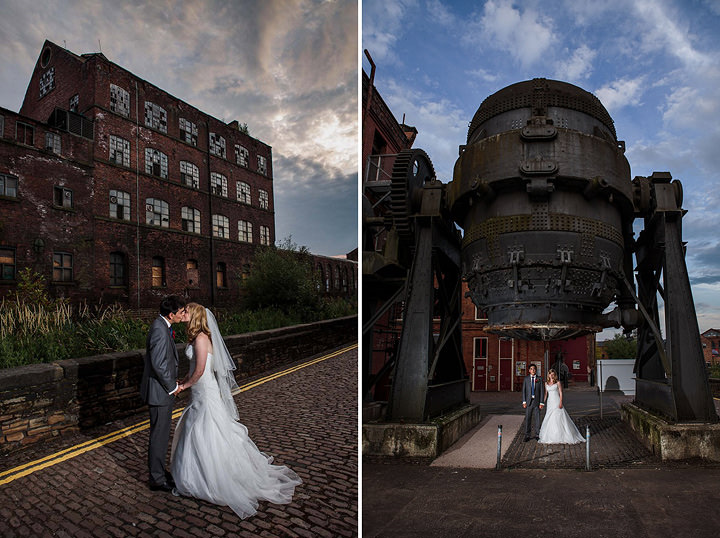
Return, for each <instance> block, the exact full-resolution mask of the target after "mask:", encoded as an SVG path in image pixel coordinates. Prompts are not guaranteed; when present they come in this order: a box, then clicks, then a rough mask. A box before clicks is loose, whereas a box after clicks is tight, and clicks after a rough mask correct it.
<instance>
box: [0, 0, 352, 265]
mask: <svg viewBox="0 0 720 538" xmlns="http://www.w3.org/2000/svg"><path fill="white" fill-rule="evenodd" d="M0 14H1V16H0V36H2V39H1V40H0V80H1V81H2V83H1V84H0V106H3V107H5V108H8V109H10V110H14V111H17V110H19V109H20V105H21V104H22V99H23V96H24V95H25V90H26V88H27V84H28V82H29V80H30V75H31V73H32V70H33V68H34V66H35V62H36V60H37V58H38V56H39V54H40V51H41V47H42V44H43V42H44V41H45V39H49V40H50V41H53V42H54V43H56V44H58V45H61V46H66V47H67V48H68V50H70V51H72V52H74V53H76V54H84V53H88V52H97V51H98V50H102V53H103V54H104V55H105V56H106V57H107V58H108V59H109V60H110V61H112V62H115V63H116V64H118V65H121V66H122V67H124V68H126V69H128V70H129V71H131V72H133V73H135V74H136V75H138V76H140V77H142V78H144V79H145V80H147V81H149V82H151V83H153V84H155V85H156V86H158V87H160V88H162V89H163V90H165V91H167V92H169V93H171V94H173V95H175V96H177V97H179V98H180V99H182V100H184V101H186V102H188V103H190V104H191V105H193V106H195V107H197V108H199V109H200V110H202V111H203V112H206V113H208V114H210V115H212V116H214V117H216V118H219V119H221V120H224V121H227V122H229V121H231V120H235V119H236V120H238V121H240V123H247V124H248V127H249V129H250V134H251V135H252V136H254V137H256V138H259V139H260V140H262V141H263V142H265V143H267V144H270V145H271V146H272V148H273V165H274V186H275V187H274V189H275V192H274V194H275V211H276V213H275V223H276V238H277V240H278V241H280V240H282V239H284V238H286V237H288V236H290V235H291V236H292V240H293V242H295V243H296V244H298V245H305V246H307V247H308V248H310V250H311V251H312V252H314V253H316V254H323V255H328V256H333V255H342V254H345V253H347V252H349V251H351V250H352V249H354V248H356V247H357V178H358V172H357V144H358V142H357V141H358V137H357V131H358V122H357V107H358V96H357V94H358V84H357V43H358V34H357V32H358V6H357V2H356V1H353V0H339V1H333V2H326V1H322V0H264V1H263V2H258V1H255V0H233V1H224V0H187V1H179V0H145V1H139V0H126V1H122V2H118V1H114V0H112V1H111V0H33V1H32V2H28V1H27V0H0Z"/></svg>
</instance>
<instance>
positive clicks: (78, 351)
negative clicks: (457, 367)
mask: <svg viewBox="0 0 720 538" xmlns="http://www.w3.org/2000/svg"><path fill="white" fill-rule="evenodd" d="M355 313H356V307H355V306H354V304H353V303H350V302H348V301H346V300H342V299H333V300H325V301H324V302H323V303H322V306H321V309H320V310H319V311H316V312H314V313H313V314H312V315H308V313H306V312H305V313H289V314H288V313H284V312H282V311H281V310H278V309H272V308H265V309H260V310H257V311H243V312H238V313H226V312H222V313H219V314H218V324H219V326H220V331H221V332H222V334H223V335H228V336H229V335H234V334H243V333H248V332H255V331H263V330H267V329H275V328H278V327H287V326H289V325H297V324H298V323H305V322H310V321H316V320H319V319H330V318H336V317H341V316H347V315H352V314H355ZM148 330H149V323H147V322H144V321H142V320H140V319H137V318H135V317H133V313H132V312H131V311H128V310H125V309H123V308H122V307H121V306H119V305H116V304H114V305H95V306H90V305H88V304H86V303H83V304H81V305H78V306H71V305H69V304H68V303H66V302H63V301H45V302H41V303H39V304H32V303H29V302H27V301H25V300H23V299H21V298H20V297H16V298H15V300H7V299H3V300H2V301H0V368H13V367H16V366H23V365H27V364H37V363H45V362H53V361H58V360H63V359H70V358H79V357H87V356H91V355H99V354H102V353H111V352H115V351H130V350H134V349H143V348H144V347H145V338H146V336H147V332H148ZM175 333H176V341H177V342H178V343H179V342H185V341H186V340H187V339H186V336H185V326H184V324H179V325H176V326H175Z"/></svg>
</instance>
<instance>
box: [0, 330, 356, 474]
mask: <svg viewBox="0 0 720 538" xmlns="http://www.w3.org/2000/svg"><path fill="white" fill-rule="evenodd" d="M355 348H357V344H353V345H351V346H348V347H346V348H343V349H340V350H338V351H335V352H333V353H329V354H327V355H323V356H322V357H318V358H316V359H312V360H309V361H307V362H304V363H302V364H298V365H296V366H293V367H291V368H288V369H286V370H282V371H280V372H275V373H274V374H270V375H268V376H265V377H262V378H260V379H256V380H255V381H251V382H250V383H247V384H246V385H243V386H241V387H238V388H237V389H235V390H234V391H233V394H234V395H237V394H240V393H241V392H245V391H246V390H250V389H253V388H255V387H259V386H260V385H263V384H264V383H267V382H269V381H272V380H274V379H277V378H279V377H283V376H285V375H288V374H291V373H293V372H297V371H298V370H301V369H302V368H307V367H308V366H312V365H313V364H317V363H319V362H322V361H325V360H328V359H332V358H333V357H337V356H338V355H341V354H343V353H345V352H347V351H350V350H352V349H355ZM184 409H185V408H184V407H181V408H178V409H175V410H174V411H173V414H172V417H173V418H177V417H179V416H180V415H181V414H182V412H183V411H184ZM149 427H150V421H149V420H144V421H143V422H139V423H137V424H134V425H132V426H128V427H126V428H123V429H121V430H117V431H114V432H111V433H108V434H105V435H103V436H101V437H98V438H97V439H91V440H89V441H85V442H84V443H80V444H78V445H75V446H72V447H70V448H66V449H64V450H61V451H60V452H56V453H54V454H50V455H49V456H45V457H44V458H40V459H38V460H35V461H31V462H29V463H25V464H23V465H19V466H17V467H15V468H13V469H8V470H7V471H3V472H0V486H2V485H5V484H9V483H10V482H12V481H13V480H16V479H18V478H22V477H23V476H27V475H29V474H32V473H34V472H36V471H40V470H42V469H46V468H48V467H51V466H53V465H55V464H57V463H62V462H63V461H66V460H69V459H71V458H74V457H76V456H80V455H81V454H84V453H85V452H89V451H91V450H95V449H96V448H100V447H101V446H104V445H107V444H109V443H112V442H113V441H117V440H118V439H122V438H124V437H129V436H131V435H133V434H135V433H138V432H141V431H143V430H146V429H148V428H149Z"/></svg>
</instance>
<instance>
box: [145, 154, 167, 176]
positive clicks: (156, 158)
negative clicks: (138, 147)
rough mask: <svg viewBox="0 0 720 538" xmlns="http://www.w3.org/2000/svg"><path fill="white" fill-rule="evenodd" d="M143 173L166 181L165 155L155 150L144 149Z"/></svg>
mask: <svg viewBox="0 0 720 538" xmlns="http://www.w3.org/2000/svg"><path fill="white" fill-rule="evenodd" d="M145 173H146V174H152V175H153V176H157V177H162V178H165V179H167V177H168V159H167V155H165V154H164V153H163V152H162V151H160V150H157V149H152V148H145Z"/></svg>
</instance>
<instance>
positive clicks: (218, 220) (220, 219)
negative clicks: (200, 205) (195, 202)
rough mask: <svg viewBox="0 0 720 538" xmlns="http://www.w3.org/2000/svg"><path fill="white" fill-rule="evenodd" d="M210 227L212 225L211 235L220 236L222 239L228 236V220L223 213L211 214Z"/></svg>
mask: <svg viewBox="0 0 720 538" xmlns="http://www.w3.org/2000/svg"><path fill="white" fill-rule="evenodd" d="M212 227H213V236H215V237H222V238H223V239H229V238H230V226H229V221H228V218H227V217H226V216H225V215H213V216H212Z"/></svg>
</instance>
